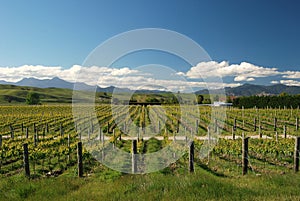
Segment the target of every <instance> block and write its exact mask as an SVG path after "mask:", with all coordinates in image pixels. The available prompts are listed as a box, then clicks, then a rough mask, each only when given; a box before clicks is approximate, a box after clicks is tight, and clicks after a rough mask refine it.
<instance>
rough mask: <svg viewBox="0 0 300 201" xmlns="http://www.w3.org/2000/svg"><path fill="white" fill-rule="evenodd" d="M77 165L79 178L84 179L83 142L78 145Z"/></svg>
mask: <svg viewBox="0 0 300 201" xmlns="http://www.w3.org/2000/svg"><path fill="white" fill-rule="evenodd" d="M77 165H78V177H83V163H82V142H78V144H77Z"/></svg>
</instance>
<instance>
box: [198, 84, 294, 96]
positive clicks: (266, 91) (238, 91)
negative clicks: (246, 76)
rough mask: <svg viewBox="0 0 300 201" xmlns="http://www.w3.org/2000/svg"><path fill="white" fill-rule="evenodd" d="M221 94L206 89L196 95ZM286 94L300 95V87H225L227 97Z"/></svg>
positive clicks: (248, 85)
mask: <svg viewBox="0 0 300 201" xmlns="http://www.w3.org/2000/svg"><path fill="white" fill-rule="evenodd" d="M221 92H222V90H221V89H215V90H210V91H208V90H207V89H204V90H199V91H197V92H196V94H209V93H210V94H220V93H221ZM284 92H285V93H287V94H291V95H295V94H300V87H297V86H286V85H283V84H276V85H271V86H263V85H253V84H244V85H241V86H238V87H225V93H226V95H230V96H253V95H279V94H281V93H284Z"/></svg>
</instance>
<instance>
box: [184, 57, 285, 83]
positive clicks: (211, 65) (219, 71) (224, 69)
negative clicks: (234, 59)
mask: <svg viewBox="0 0 300 201" xmlns="http://www.w3.org/2000/svg"><path fill="white" fill-rule="evenodd" d="M280 74H282V72H279V71H278V69H277V68H266V67H261V66H256V65H254V64H250V63H247V62H242V63H240V64H231V65H230V64H229V63H228V62H226V61H222V62H220V63H218V62H215V61H210V62H201V63H199V64H198V65H197V66H194V67H192V68H191V69H190V70H189V71H188V72H187V73H186V74H185V75H186V77H188V78H191V79H198V78H204V79H205V78H209V77H216V76H219V77H228V76H233V77H234V81H237V82H239V81H254V80H255V78H259V77H269V76H275V75H280Z"/></svg>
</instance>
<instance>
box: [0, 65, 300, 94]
mask: <svg viewBox="0 0 300 201" xmlns="http://www.w3.org/2000/svg"><path fill="white" fill-rule="evenodd" d="M156 71H157V70H156ZM161 74H163V72H160V71H159V72H158V74H156V75H157V76H155V75H154V74H153V75H152V74H151V73H149V72H148V71H147V72H143V71H142V70H141V69H130V68H129V67H123V68H112V67H99V66H92V67H83V66H80V65H73V66H72V67H70V68H62V67H60V66H42V65H36V66H33V65H24V66H20V67H0V80H4V81H9V82H17V81H19V80H21V79H23V78H29V77H34V78H37V79H51V78H53V77H59V78H61V79H64V80H66V81H69V82H83V83H86V84H89V85H99V86H100V87H108V86H117V87H127V88H130V89H137V88H141V87H144V89H150V88H152V89H159V90H164V89H165V90H171V91H186V90H190V89H191V88H207V89H212V88H220V87H236V86H240V85H241V82H253V81H255V80H256V79H257V78H265V77H270V76H277V77H279V79H281V78H287V79H286V80H284V79H282V80H280V81H279V80H278V81H276V80H273V81H271V83H272V84H278V83H281V84H286V85H289V86H300V85H299V82H298V81H296V80H294V79H300V72H298V71H284V72H280V71H279V70H278V69H277V68H267V67H261V66H256V65H254V64H250V63H247V62H242V63H240V64H229V63H228V62H226V61H223V62H216V61H209V62H201V63H199V64H198V65H196V66H194V67H191V68H190V69H189V70H188V71H187V72H176V73H174V72H173V73H172V74H169V75H167V76H164V75H161ZM215 77H222V78H226V77H231V78H232V77H233V80H234V82H233V83H223V82H222V80H221V79H214V78H215ZM178 78H179V79H178ZM277 79H278V78H277Z"/></svg>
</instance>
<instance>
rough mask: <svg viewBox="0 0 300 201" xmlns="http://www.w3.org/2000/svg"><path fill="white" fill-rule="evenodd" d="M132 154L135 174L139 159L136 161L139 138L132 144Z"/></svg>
mask: <svg viewBox="0 0 300 201" xmlns="http://www.w3.org/2000/svg"><path fill="white" fill-rule="evenodd" d="M131 154H132V161H131V162H132V167H131V169H132V173H133V174H135V173H136V172H137V161H136V154H137V140H132V146H131Z"/></svg>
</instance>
